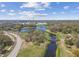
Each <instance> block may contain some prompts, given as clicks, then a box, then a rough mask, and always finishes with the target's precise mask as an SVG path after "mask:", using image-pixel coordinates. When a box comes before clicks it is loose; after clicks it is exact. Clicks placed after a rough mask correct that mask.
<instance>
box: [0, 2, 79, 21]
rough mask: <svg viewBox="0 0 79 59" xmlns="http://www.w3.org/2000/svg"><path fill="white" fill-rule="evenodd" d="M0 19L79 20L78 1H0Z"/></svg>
mask: <svg viewBox="0 0 79 59" xmlns="http://www.w3.org/2000/svg"><path fill="white" fill-rule="evenodd" d="M0 20H79V2H0Z"/></svg>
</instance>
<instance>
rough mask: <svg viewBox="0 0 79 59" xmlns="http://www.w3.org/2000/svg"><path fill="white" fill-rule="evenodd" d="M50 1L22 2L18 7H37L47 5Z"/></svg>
mask: <svg viewBox="0 0 79 59" xmlns="http://www.w3.org/2000/svg"><path fill="white" fill-rule="evenodd" d="M49 5H50V3H48V2H40V3H38V2H28V3H23V5H22V6H20V8H39V7H49Z"/></svg>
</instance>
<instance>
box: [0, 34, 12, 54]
mask: <svg viewBox="0 0 79 59" xmlns="http://www.w3.org/2000/svg"><path fill="white" fill-rule="evenodd" d="M12 44H13V41H12V40H11V38H9V37H8V36H6V35H4V34H0V54H5V53H7V51H8V50H7V47H10V46H11V45H12Z"/></svg>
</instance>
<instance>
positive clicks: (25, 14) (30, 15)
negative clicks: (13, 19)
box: [19, 11, 47, 19]
mask: <svg viewBox="0 0 79 59" xmlns="http://www.w3.org/2000/svg"><path fill="white" fill-rule="evenodd" d="M19 14H20V15H21V17H20V18H23V19H33V18H37V17H44V16H46V15H47V14H46V13H42V14H41V13H36V12H34V11H20V12H19Z"/></svg>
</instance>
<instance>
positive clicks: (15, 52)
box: [5, 32, 22, 57]
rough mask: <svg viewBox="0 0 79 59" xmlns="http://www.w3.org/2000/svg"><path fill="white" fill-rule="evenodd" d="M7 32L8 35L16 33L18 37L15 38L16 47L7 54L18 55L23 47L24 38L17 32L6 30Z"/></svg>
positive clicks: (10, 55)
mask: <svg viewBox="0 0 79 59" xmlns="http://www.w3.org/2000/svg"><path fill="white" fill-rule="evenodd" d="M5 33H6V35H8V36H9V37H11V35H14V36H15V37H16V39H15V40H16V44H15V47H14V49H13V50H12V51H11V52H10V54H9V55H8V56H7V57H16V56H17V54H18V52H19V50H20V48H21V45H22V40H21V38H20V36H19V35H17V34H14V33H9V32H5ZM10 34H11V35H10ZM12 40H14V39H13V38H12Z"/></svg>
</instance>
